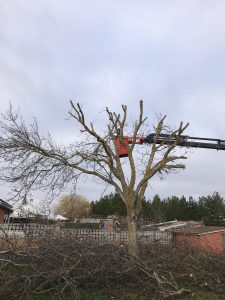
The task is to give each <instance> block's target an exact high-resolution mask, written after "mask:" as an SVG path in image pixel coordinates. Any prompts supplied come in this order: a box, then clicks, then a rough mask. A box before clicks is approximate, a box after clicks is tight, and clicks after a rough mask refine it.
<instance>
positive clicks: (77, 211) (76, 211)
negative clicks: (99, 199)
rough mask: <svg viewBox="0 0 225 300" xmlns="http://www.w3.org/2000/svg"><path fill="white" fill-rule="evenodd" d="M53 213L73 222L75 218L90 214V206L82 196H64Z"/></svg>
mask: <svg viewBox="0 0 225 300" xmlns="http://www.w3.org/2000/svg"><path fill="white" fill-rule="evenodd" d="M55 212H56V213H58V214H61V215H63V216H64V217H66V218H68V220H70V221H72V222H73V221H74V220H75V218H83V217H88V216H89V215H90V213H91V206H90V203H88V201H87V200H86V199H85V197H83V196H80V195H64V196H62V197H60V199H59V202H58V204H57V205H56V207H55Z"/></svg>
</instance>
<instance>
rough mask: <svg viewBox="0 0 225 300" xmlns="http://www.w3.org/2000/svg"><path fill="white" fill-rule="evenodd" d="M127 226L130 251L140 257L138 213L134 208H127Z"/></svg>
mask: <svg viewBox="0 0 225 300" xmlns="http://www.w3.org/2000/svg"><path fill="white" fill-rule="evenodd" d="M127 227H128V249H129V253H130V254H131V255H133V256H135V257H139V247H138V235H137V215H136V213H135V210H134V209H132V208H129V209H127Z"/></svg>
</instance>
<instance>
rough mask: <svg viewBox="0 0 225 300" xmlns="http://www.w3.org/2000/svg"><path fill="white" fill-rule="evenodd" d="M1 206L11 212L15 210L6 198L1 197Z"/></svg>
mask: <svg viewBox="0 0 225 300" xmlns="http://www.w3.org/2000/svg"><path fill="white" fill-rule="evenodd" d="M0 207H1V208H3V209H5V210H8V211H10V212H13V207H12V205H10V204H9V203H7V202H5V201H4V200H2V199H0Z"/></svg>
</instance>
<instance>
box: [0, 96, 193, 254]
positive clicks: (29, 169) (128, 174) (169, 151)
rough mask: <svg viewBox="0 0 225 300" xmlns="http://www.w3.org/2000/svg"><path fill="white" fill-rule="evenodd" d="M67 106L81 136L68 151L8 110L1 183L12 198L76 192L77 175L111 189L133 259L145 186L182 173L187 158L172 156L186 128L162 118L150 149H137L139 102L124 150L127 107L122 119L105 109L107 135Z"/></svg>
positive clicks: (142, 121) (0, 144)
mask: <svg viewBox="0 0 225 300" xmlns="http://www.w3.org/2000/svg"><path fill="white" fill-rule="evenodd" d="M70 104H71V110H70V111H69V115H70V116H71V118H72V119H74V121H75V122H76V123H78V124H79V126H80V130H81V132H82V134H83V139H82V140H77V141H75V142H74V143H73V144H70V145H58V144H56V143H55V142H54V141H53V139H52V138H51V136H50V135H48V136H47V137H44V136H42V135H41V134H40V130H39V128H38V124H37V122H36V120H34V122H33V123H32V124H31V125H29V126H27V125H26V124H25V122H24V120H23V118H22V117H21V116H20V114H19V113H18V112H15V111H14V110H13V109H12V107H10V108H9V110H8V111H7V112H6V114H4V115H3V116H2V119H1V122H0V128H1V135H0V156H1V159H2V160H3V161H4V166H5V168H4V170H3V172H2V176H1V178H2V180H5V181H7V182H10V183H13V185H14V186H15V191H16V193H17V196H20V195H21V194H22V193H27V192H28V190H29V189H31V188H36V189H41V188H44V189H45V190H48V192H51V193H53V194H54V193H55V192H56V191H61V190H62V189H63V188H65V187H66V186H68V185H69V186H72V187H74V186H76V183H77V179H78V178H79V176H80V175H81V174H87V175H90V176H94V177H95V178H98V179H100V180H101V181H103V182H105V183H106V184H108V185H110V186H113V187H114V189H115V191H116V192H117V193H118V194H119V195H120V197H121V199H122V200H123V201H124V203H125V205H126V210H127V222H128V232H129V251H130V253H131V254H133V255H135V256H138V254H139V251H138V240H137V221H138V216H139V213H140V211H141V203H142V199H143V198H144V195H145V192H146V189H147V187H148V183H149V180H150V179H151V178H152V177H153V176H154V175H155V174H157V173H158V174H160V175H161V176H163V174H164V173H165V174H167V173H169V172H170V171H172V170H177V169H183V168H184V167H185V165H184V164H183V163H181V160H183V159H186V156H184V154H183V153H181V152H180V150H179V151H177V144H178V143H179V141H180V139H181V135H182V134H183V132H184V130H185V129H186V128H187V126H188V124H183V122H181V123H180V124H179V126H178V128H176V129H174V130H172V129H171V128H169V127H168V125H167V124H166V123H165V118H166V116H163V117H161V118H159V119H158V121H157V124H156V126H154V133H155V136H154V139H153V141H152V144H151V147H149V146H147V147H146V146H138V145H137V144H136V142H137V140H138V139H139V135H140V134H141V133H142V132H143V128H144V129H146V127H144V126H145V125H146V119H147V118H144V117H143V101H140V103H139V116H138V118H137V120H136V122H135V123H134V124H133V127H132V132H131V136H132V143H131V144H129V145H128V144H127V143H125V142H124V138H123V136H124V133H125V130H127V128H126V126H127V106H125V105H122V114H119V113H115V112H111V111H110V110H109V109H108V108H106V115H107V119H108V122H107V130H106V132H104V133H101V132H99V131H98V130H96V128H95V126H94V124H93V123H89V122H88V121H87V119H86V116H85V113H84V111H83V109H82V107H81V106H80V104H79V103H77V104H74V103H73V102H72V101H71V102H70ZM163 133H166V134H169V136H170V137H171V139H170V142H169V143H165V142H164V141H162V142H161V143H159V144H158V143H157V141H158V137H159V136H160V134H163ZM118 139H119V141H120V143H121V144H122V145H123V147H124V148H126V150H127V152H128V157H127V158H123V159H121V158H120V155H119V149H118ZM137 147H139V148H137ZM137 149H138V150H137ZM184 151H185V150H184ZM184 151H183V152H184ZM137 152H138V153H137ZM140 152H141V153H140Z"/></svg>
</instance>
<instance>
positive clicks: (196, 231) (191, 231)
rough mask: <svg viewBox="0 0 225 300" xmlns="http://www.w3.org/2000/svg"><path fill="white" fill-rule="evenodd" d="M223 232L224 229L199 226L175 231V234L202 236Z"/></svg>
mask: <svg viewBox="0 0 225 300" xmlns="http://www.w3.org/2000/svg"><path fill="white" fill-rule="evenodd" d="M220 231H221V232H223V231H224V232H225V227H218V226H201V227H189V228H182V229H177V230H175V233H176V234H184V235H203V234H211V233H214V232H220Z"/></svg>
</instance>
